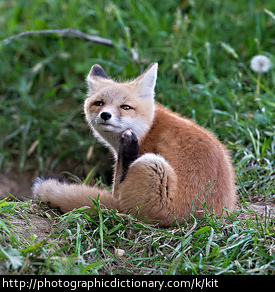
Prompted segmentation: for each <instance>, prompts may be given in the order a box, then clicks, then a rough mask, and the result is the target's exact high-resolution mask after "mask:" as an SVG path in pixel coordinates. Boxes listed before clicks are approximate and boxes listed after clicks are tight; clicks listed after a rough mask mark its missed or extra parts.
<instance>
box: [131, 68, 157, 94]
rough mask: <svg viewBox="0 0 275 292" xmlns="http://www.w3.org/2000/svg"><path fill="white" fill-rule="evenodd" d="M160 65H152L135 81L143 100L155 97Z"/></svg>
mask: <svg viewBox="0 0 275 292" xmlns="http://www.w3.org/2000/svg"><path fill="white" fill-rule="evenodd" d="M157 71H158V63H152V64H151V65H150V66H149V67H148V68H147V70H146V71H144V72H143V73H142V74H141V75H140V76H139V77H138V78H136V79H135V80H134V83H135V84H136V86H137V91H138V95H139V96H140V97H142V98H147V97H151V98H154V96H155V86H156V80H157Z"/></svg>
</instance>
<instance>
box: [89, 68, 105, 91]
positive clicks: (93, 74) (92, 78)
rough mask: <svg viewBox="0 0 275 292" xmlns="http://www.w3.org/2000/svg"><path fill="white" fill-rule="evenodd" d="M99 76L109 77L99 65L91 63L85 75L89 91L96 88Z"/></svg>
mask: <svg viewBox="0 0 275 292" xmlns="http://www.w3.org/2000/svg"><path fill="white" fill-rule="evenodd" d="M101 78H104V79H109V78H108V76H107V75H106V73H105V72H104V70H103V69H102V67H101V66H99V65H97V64H96V65H93V67H92V68H91V71H90V73H89V75H88V76H87V83H88V86H89V90H90V91H91V92H93V91H96V90H97V89H98V87H99V84H100V79H101Z"/></svg>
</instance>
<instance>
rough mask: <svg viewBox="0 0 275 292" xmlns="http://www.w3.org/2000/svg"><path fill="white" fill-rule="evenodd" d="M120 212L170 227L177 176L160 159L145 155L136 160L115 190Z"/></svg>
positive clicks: (164, 161)
mask: <svg viewBox="0 0 275 292" xmlns="http://www.w3.org/2000/svg"><path fill="white" fill-rule="evenodd" d="M117 192H118V194H116V195H118V208H119V211H120V212H123V213H131V214H132V215H133V216H135V215H136V214H137V210H139V211H138V212H139V213H138V216H139V217H140V218H144V217H145V218H146V219H145V220H148V221H149V222H151V223H152V222H158V223H159V224H160V225H165V226H167V225H170V224H172V223H173V222H174V220H175V219H174V216H173V215H176V214H174V212H175V208H174V203H175V202H174V199H175V195H176V192H177V176H176V174H175V172H174V170H173V169H172V167H171V166H170V165H169V163H168V162H167V161H166V160H165V159H164V158H163V157H162V156H160V155H155V154H152V153H147V154H144V155H142V156H141V157H139V158H138V159H136V160H135V161H134V162H133V163H132V164H131V165H130V166H129V169H128V171H127V175H126V176H125V179H124V181H123V183H122V184H121V186H120V187H119V188H118V189H117Z"/></svg>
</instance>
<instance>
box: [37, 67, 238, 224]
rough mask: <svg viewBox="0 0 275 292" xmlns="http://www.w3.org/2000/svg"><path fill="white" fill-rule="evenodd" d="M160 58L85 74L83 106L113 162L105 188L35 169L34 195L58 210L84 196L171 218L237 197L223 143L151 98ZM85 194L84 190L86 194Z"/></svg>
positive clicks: (215, 208) (157, 218) (86, 202)
mask: <svg viewBox="0 0 275 292" xmlns="http://www.w3.org/2000/svg"><path fill="white" fill-rule="evenodd" d="M157 67H158V64H157V63H154V64H151V65H150V66H149V68H148V69H147V70H146V71H145V72H144V73H143V74H142V75H140V76H139V77H138V78H136V79H135V80H133V81H130V82H126V83H118V82H115V81H113V80H112V79H110V78H108V76H107V75H106V74H105V72H104V71H103V69H102V68H101V67H100V66H99V65H94V66H93V67H92V69H91V71H90V73H89V75H88V77H87V83H88V96H87V99H86V101H85V104H84V111H85V116H86V120H87V123H88V125H89V126H90V128H91V129H92V131H93V134H94V135H95V137H97V138H98V140H99V141H101V142H103V143H104V144H105V145H106V146H107V147H109V148H110V150H111V151H112V153H113V155H114V158H115V161H116V164H115V171H114V177H113V189H112V191H111V192H109V191H107V190H105V189H101V188H98V187H90V186H87V185H79V184H74V183H69V182H66V181H65V180H63V179H60V178H55V177H48V176H41V177H38V178H36V180H35V183H34V185H33V188H32V190H33V195H34V196H35V197H39V198H41V200H42V201H43V202H50V205H51V206H52V207H54V208H56V207H58V206H59V207H60V209H61V210H62V211H63V212H67V211H70V210H72V209H74V208H78V207H81V206H92V204H93V203H92V201H91V200H90V198H93V199H97V198H98V196H99V200H100V204H101V205H102V206H105V207H107V208H110V209H117V210H118V211H119V212H123V213H130V214H132V215H133V216H137V217H139V218H143V219H145V220H148V221H149V222H153V223H159V224H160V225H162V226H169V225H171V224H173V222H175V219H178V222H183V221H184V220H186V219H187V220H188V219H190V218H191V216H196V217H197V218H199V217H201V216H203V208H207V209H208V210H209V211H210V212H211V213H213V212H214V213H215V214H216V215H218V216H220V215H222V213H223V208H224V207H225V208H226V209H227V210H229V211H232V210H233V209H234V207H235V204H236V198H237V197H236V187H235V176H234V171H233V167H232V165H231V160H230V157H229V154H228V152H227V150H226V148H225V147H224V146H223V145H222V144H221V143H220V142H219V141H218V140H217V139H216V137H215V136H214V135H213V134H212V133H210V132H208V131H207V130H205V129H204V128H201V127H200V126H198V125H197V124H195V123H194V122H193V121H191V120H189V119H187V118H183V117H181V116H180V115H178V114H175V113H172V112H171V111H170V110H168V109H166V108H164V107H163V106H161V105H160V104H158V103H156V102H155V101H154V95H155V94H154V89H155V84H156V78H157ZM89 197H90V198H89Z"/></svg>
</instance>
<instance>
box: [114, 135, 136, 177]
mask: <svg viewBox="0 0 275 292" xmlns="http://www.w3.org/2000/svg"><path fill="white" fill-rule="evenodd" d="M138 154H139V143H138V138H137V136H136V134H135V133H134V132H132V131H131V130H126V131H125V132H123V134H122V136H121V138H120V143H119V152H118V161H117V163H118V167H119V168H120V171H119V172H120V179H119V183H122V182H123V180H124V179H125V177H126V174H127V171H128V169H129V166H130V165H131V164H132V163H133V162H134V161H135V160H136V159H137V158H138Z"/></svg>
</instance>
